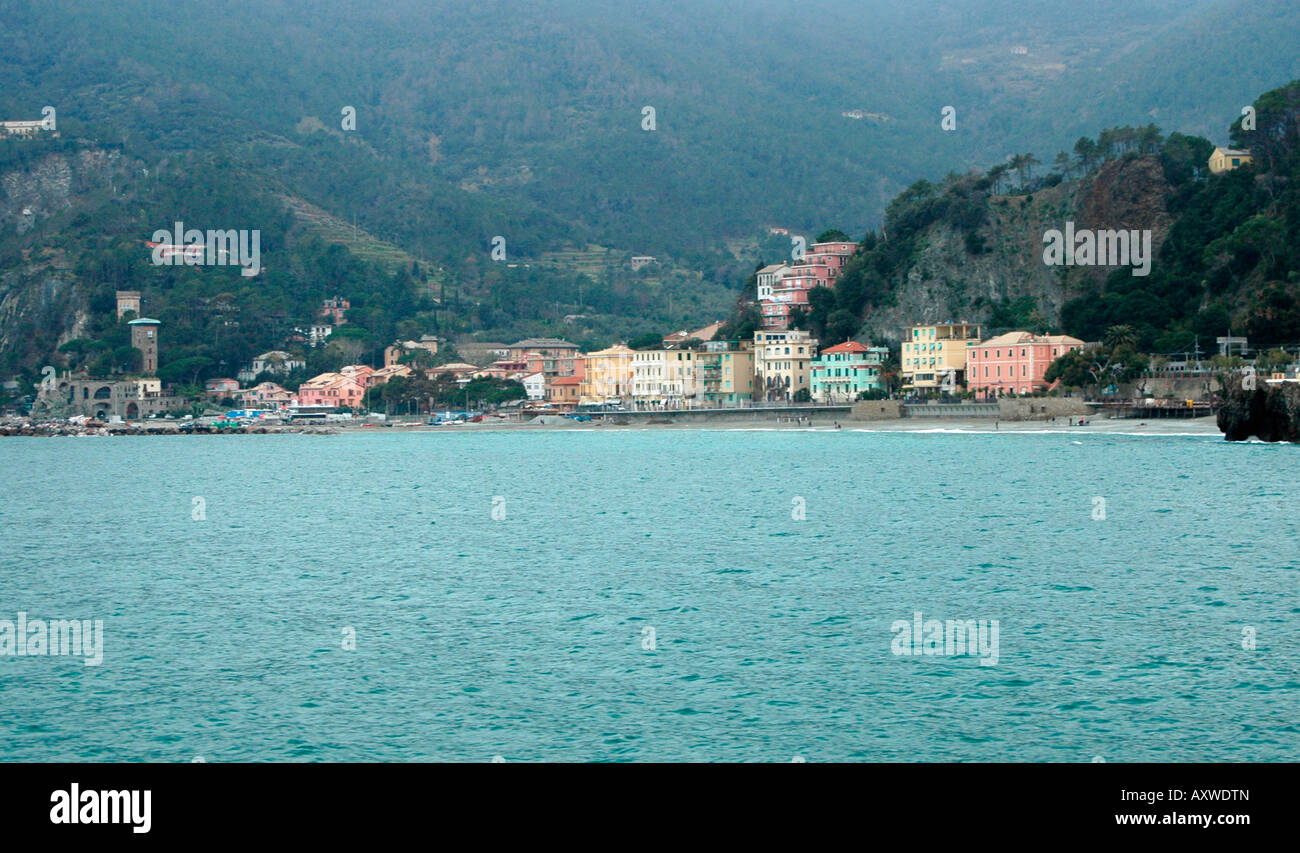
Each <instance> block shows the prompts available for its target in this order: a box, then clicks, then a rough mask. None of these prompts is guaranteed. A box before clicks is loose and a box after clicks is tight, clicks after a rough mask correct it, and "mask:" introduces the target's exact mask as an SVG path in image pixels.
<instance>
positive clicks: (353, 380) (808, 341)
mask: <svg viewBox="0 0 1300 853" xmlns="http://www.w3.org/2000/svg"><path fill="white" fill-rule="evenodd" d="M854 250H855V246H854V244H853V243H851V242H847V241H837V242H827V243H815V244H813V245H812V247H811V250H810V251H809V252H807V254H806V255H805V256H804V257H803V258H801V259H800V260H798V261H795V262H794V263H791V264H776V265H770V266H765V267H763V268H761V269H759V270H758V271H757V273H756V279H757V296H758V302H759V306H760V313H761V317H762V328H760V329H758V330H756V331H755V332H754V333H753V336H752V338H745V339H741V340H734V339H733V340H728V339H724V338H720V336H719V333H720V331H722V330H723V328H724V324H723V323H722V322H715V323H711V324H709V325H707V326H703V327H701V328H697V329H683V330H680V331H677V332H674V333H672V334H669V335H666V336H664V337H663V338H662V339H660V340H659V341H658V343H657V344H656V345H651V346H645V345H644V341H639V342H638V343H639V344H641V345H639V346H638V347H636V348H633V347H631V346H629V345H628V344H627V343H626V342H624V343H618V344H615V345H613V346H610V347H607V348H605V349H600V350H595V351H592V352H581V351H580V348H579V346H578V345H577V344H574V343H571V342H569V341H566V340H563V339H559V338H526V339H523V340H520V341H516V342H514V343H505V342H483V341H473V340H469V341H461V342H459V343H457V344H455V345H453V347H451V348H449V347H448V346H447V342H446V341H445V340H443V339H442V338H440V337H438V336H436V335H422V336H420V337H419V338H418V339H411V340H399V341H394V342H393V343H392V344H391V345H390V346H388V347H386V348H385V349H384V350H383V361H382V364H380V365H371V364H349V365H345V366H342V367H340V368H339V369H337V370H334V371H330V372H325V373H320V374H318V375H314V376H310V377H307V378H305V379H300V380H299V381H298V382H296V383H294V382H290V381H289V377H292V376H294V375H298V376H301V375H302V371H303V370H304V368H305V367H306V365H307V359H306V358H305V356H304V354H303V352H301V351H300V352H292V351H289V350H271V351H268V352H264V353H261V354H260V355H258V356H257V357H255V358H254V359H252V361H251V362H250V363H248V364H246V365H244V366H243V367H242V369H241V370H240V371H239V372H238V373H237V374H236V375H235V376H234V377H217V378H211V379H207V380H206V381H205V382H204V385H203V397H204V398H205V403H206V406H207V407H210V408H216V409H219V410H220V409H223V408H225V409H229V411H226V412H225V413H224V417H223V420H225V421H228V422H231V423H235V422H240V421H244V422H247V421H255V420H263V419H265V420H281V421H321V422H330V421H336V422H337V421H344V420H350V419H352V418H353V417H354V416H360V415H365V414H368V413H375V412H376V406H375V405H374V401H375V396H374V395H373V394H372V393H371V392H373V391H374V390H375V389H378V388H380V387H381V386H383V385H385V384H386V383H388V382H391V381H392V380H394V379H397V378H410V377H412V376H413V374H415V373H416V372H417V371H420V372H421V373H424V374H427V375H436V376H438V377H440V378H441V379H442V380H444V381H450V382H454V383H455V384H456V386H457V387H462V388H463V387H465V386H468V385H469V384H470V383H471V382H474V381H475V380H484V379H487V380H495V381H498V382H501V383H509V382H514V383H518V385H517V386H515V387H516V388H517V389H518V393H517V394H516V395H515V396H514V397H512V398H511V399H509V400H507V401H504V402H503V403H501V404H500V405H489V406H483V407H481V408H485V409H489V410H494V411H495V412H497V413H498V415H500V414H509V415H511V416H514V417H516V418H517V419H520V418H528V417H531V418H534V419H541V422H545V418H546V416H548V415H559V416H568V417H570V418H585V417H586V416H585V415H584V414H583V413H596V414H609V413H634V412H664V413H682V412H697V411H698V412H700V413H702V414H703V413H707V412H709V411H717V412H721V411H722V410H744V409H763V408H794V407H797V406H808V407H818V406H821V407H844V406H852V405H854V404H859V403H862V402H864V401H873V400H874V401H893V402H894V405H893V406H890V405H887V404H883V403H882V405H880V406H879V407H878V413H879V414H878V416H879V417H901V416H904V415H905V414H908V413H909V412H906V411H904V409H903V408H902V406H903V404H905V403H911V404H912V405H911V407H910V408H911V412H910V414H912V415H913V416H916V415H917V414H918V412H917V406H918V405H923V406H924V408H922V409H921V410H920V412H921V413H923V414H936V415H937V414H952V415H964V416H968V417H979V416H995V415H998V414H1002V416H1003V417H1006V414H1005V413H1003V411H1002V409H1000V408H998V407H997V406H996V405H995V406H992V407H990V406H989V404H990V403H997V402H998V401H999V400H1003V399H1006V398H1023V397H1030V398H1050V397H1055V396H1056V395H1057V393H1058V392H1059V391H1061V390H1062V389H1061V387H1060V386H1061V380H1060V378H1056V379H1054V380H1049V379H1048V378H1047V373H1048V368H1049V366H1050V365H1051V364H1052V363H1053V362H1054V361H1056V360H1057V359H1058V358H1060V357H1061V356H1063V355H1065V354H1067V353H1070V352H1074V351H1080V350H1089V349H1093V348H1096V347H1098V346H1099V344H1098V343H1089V342H1086V341H1083V340H1080V339H1078V338H1074V337H1071V336H1069V335H1039V334H1034V333H1032V332H1029V331H1024V330H1011V331H1002V332H1000V333H998V334H996V335H992V336H986V335H985V334H984V333H983V329H982V327H981V326H980V325H979V324H974V323H966V322H944V323H918V324H914V325H911V326H908V327H907V328H905V329H903V330H901V332H902V334H901V342H900V343H899V344H898V349H897V350H896V351H893V350H891V349H890V348H889V347H888V346H883V345H873V344H871V343H862V342H858V341H852V340H850V341H846V342H843V343H839V344H836V345H833V346H828V347H825V348H821V347H820V345H819V342H818V341H817V340H816V339H815V338H814V337H812V335H811V333H810V332H808V331H806V330H802V329H795V328H791V327H790V326H791V313H792V311H793V310H795V309H798V308H800V307H801V306H806V305H807V304H808V293H809V292H810V291H811V290H812V289H813V288H815V287H826V286H829V285H831V284H832V283H833V282H834V281H835V279H836V277H837V276H838V274H839V272H840V271H841V270H842V269H843V268H844V265H845V264H846V263H847V261H848V259H849V258H850V257H851V256H852V254H853V252H854ZM141 299H142V297H141V293H140V292H139V291H118V292H117V319H118V322H120V323H124V324H125V325H126V326H127V327H128V328H129V330H130V340H131V346H132V347H134V348H135V349H137V350H139V353H140V362H139V365H140V367H139V370H138V372H137V374H136V375H131V376H114V377H93V376H87V375H74V374H72V373H71V372H66V371H65V372H64V373H63V374H62V375H58V374H57V373H55V372H54V371H53V368H48V369H47V371H46V375H45V376H44V377H43V379H42V382H41V383H40V384H39V385H38V386H37V392H38V393H37V396H36V401H35V403H34V405H33V407H32V414H33V415H43V416H46V417H53V418H57V417H65V418H66V417H73V418H82V419H93V420H95V421H99V422H104V423H123V422H131V421H138V420H142V419H147V418H157V417H162V416H170V417H177V416H180V415H181V414H182V413H184V412H190V413H191V417H192V416H193V413H194V410H195V404H194V400H193V399H192V397H189V396H183V395H180V394H178V393H176V389H174V388H169V387H165V386H164V385H163V383H162V381H161V380H160V379H159V378H158V377H157V369H158V364H159V352H160V349H159V347H160V339H161V337H162V334H163V328H162V325H163V324H162V323H161V321H159V320H156V319H153V318H149V317H145V316H141V308H142V306H141ZM350 307H351V306H350V303H349V301H348V300H347V299H343V298H338V297H331V298H328V299H325V300H322V302H321V304H320V306H319V309H318V313H317V317H316V319H315V322H314V323H312V324H311V325H310V326H308V327H306V328H297V329H294V335H293V336H292V338H291V340H293V341H295V342H296V343H298V344H299V345H300V348H301V349H302V350H306V349H310V348H314V347H317V346H323V345H325V344H326V342H328V341H329V339H330V337H331V335H332V334H333V333H334V331H335V330H336V329H337V328H338V327H340V326H343V325H346V323H347V322H348V319H347V312H348V311H349V309H350ZM1219 344H1220V350H1221V353H1222V354H1224V355H1231V354H1232V352H1233V347H1234V346H1235V347H1236V348H1237V350H1238V351H1240V350H1243V349H1244V347H1245V345H1246V341H1245V339H1243V338H1221V339H1220V340H1219ZM449 353H450V354H454V355H455V358H454V359H452V360H448V358H447V356H448V354H449ZM1210 379H1211V371H1210V369H1209V368H1205V367H1201V366H1198V365H1193V364H1187V363H1182V364H1167V365H1164V366H1163V367H1162V369H1161V370H1160V371H1155V372H1153V373H1152V375H1151V376H1150V378H1149V380H1148V381H1147V382H1145V383H1144V388H1143V390H1144V391H1146V392H1147V393H1150V394H1152V395H1153V396H1152V397H1151V398H1150V399H1149V400H1148V401H1147V402H1148V406H1147V409H1148V410H1150V409H1160V408H1163V409H1170V408H1175V409H1178V412H1177V414H1179V415H1183V416H1187V415H1196V414H1208V413H1209V411H1208V402H1205V401H1207V400H1208V399H1209V397H1210V395H1211V392H1212V390H1213V389H1212V387H1211V382H1210ZM1261 379H1262V380H1263V381H1264V382H1274V383H1277V382H1295V381H1297V368H1296V366H1295V365H1291V366H1289V367H1287V368H1286V369H1283V370H1281V371H1280V372H1274V373H1270V374H1268V375H1266V376H1263V377H1261ZM282 382H284V383H288V384H289V385H296V387H293V388H291V387H286V384H282ZM1157 385H1158V386H1160V387H1159V389H1154V388H1153V386H1157ZM1156 396H1159V397H1163V398H1169V399H1164V400H1160V401H1157V400H1156V399H1155V397H1156ZM936 402H938V403H948V404H950V405H949V406H948V407H947V408H943V407H942V406H935V405H933V404H934V403H936ZM480 403H481V401H479V400H475V399H473V398H472V396H471V395H470V394H469V392H468V391H467V393H466V398H465V400H464V406H463V409H462V410H461V411H459V412H458V413H456V414H455V415H454V416H453V415H452V412H450V411H447V412H446V413H445V414H446V417H431V418H430V422H431V423H444V422H448V421H461V420H466V419H470V418H474V417H476V416H477V417H479V418H481V417H482V412H481V411H480V412H472V411H471V410H473V409H474V408H476V407H478V406H479V404H480ZM951 404H964V405H958V406H957V407H956V408H954V407H953V405H951ZM980 404H984V405H983V407H982V408H981V407H980ZM210 408H208V409H205V411H209V410H210ZM860 408H861V407H860ZM867 408H871V407H867ZM864 411H865V409H864ZM872 411H873V412H875V411H876V409H872ZM1022 411H1023V412H1024V413H1026V414H1030V413H1037V414H1039V415H1040V416H1041V417H1043V418H1048V417H1055V416H1057V415H1064V414H1071V415H1079V416H1081V417H1082V416H1083V415H1084V414H1085V413H1087V412H1089V411H1092V410H1089V409H1087V408H1085V407H1083V406H1082V404H1081V403H1080V402H1079V401H1077V400H1075V401H1071V405H1067V406H1064V407H1062V406H1060V405H1052V406H1049V405H1047V403H1046V401H1045V402H1044V403H1042V404H1040V405H1038V406H1033V405H1030V406H1028V407H1027V408H1026V407H1022ZM1125 411H1126V412H1127V413H1128V414H1134V411H1133V410H1132V407H1130V409H1129V410H1125ZM411 413H412V412H409V411H408V412H398V413H395V414H411ZM424 413H425V412H416V414H424ZM428 413H429V414H431V415H437V412H436V411H434V408H433V407H432V406H430V407H428ZM1148 413H1149V412H1148ZM376 414H378V413H376ZM388 414H392V413H387V412H385V413H383V414H378V416H379V417H386V416H387V415H388ZM1142 414H1143V412H1140V411H1138V412H1136V414H1135V416H1137V415H1142ZM1072 420H1073V419H1072Z"/></svg>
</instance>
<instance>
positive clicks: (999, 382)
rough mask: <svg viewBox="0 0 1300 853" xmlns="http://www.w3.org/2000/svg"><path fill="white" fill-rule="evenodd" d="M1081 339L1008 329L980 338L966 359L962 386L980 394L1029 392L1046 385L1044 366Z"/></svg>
mask: <svg viewBox="0 0 1300 853" xmlns="http://www.w3.org/2000/svg"><path fill="white" fill-rule="evenodd" d="M1083 345H1084V344H1083V341H1081V340H1079V339H1078V338H1072V337H1070V336H1069V335H1042V336H1039V335H1033V334H1030V333H1029V332H1008V333H1007V334H1005V335H998V336H997V337H996V338H989V339H988V340H987V341H981V342H980V343H979V344H978V345H977V346H975V347H972V348H971V350H970V352H969V354H968V356H967V359H966V388H967V389H968V390H970V391H974V392H975V393H976V394H978V395H980V396H986V397H994V396H999V395H1002V394H1032V393H1033V392H1035V391H1045V390H1047V388H1048V382H1047V379H1046V373H1047V367H1048V365H1050V364H1051V363H1052V362H1053V361H1055V360H1056V359H1057V358H1059V357H1061V356H1062V355H1065V354H1066V353H1067V352H1070V351H1072V350H1076V349H1079V348H1080V347H1082V346H1083Z"/></svg>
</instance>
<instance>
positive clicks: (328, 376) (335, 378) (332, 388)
mask: <svg viewBox="0 0 1300 853" xmlns="http://www.w3.org/2000/svg"><path fill="white" fill-rule="evenodd" d="M374 372H375V371H374V368H371V367H367V366H365V365H356V364H353V365H349V366H347V367H344V368H343V369H342V370H340V371H339V372H338V373H322V374H321V375H320V376H313V377H312V378H311V379H308V380H307V381H306V382H304V383H302V385H300V386H298V405H300V406H334V407H338V406H350V407H353V408H356V407H357V406H360V405H361V401H362V400H363V399H364V398H365V396H366V387H367V386H368V385H369V381H370V374H372V373H374Z"/></svg>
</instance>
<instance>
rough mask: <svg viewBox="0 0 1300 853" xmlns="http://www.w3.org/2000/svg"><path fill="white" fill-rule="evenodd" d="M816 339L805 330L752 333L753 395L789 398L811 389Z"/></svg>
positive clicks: (769, 397) (770, 400)
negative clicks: (811, 368) (811, 369)
mask: <svg viewBox="0 0 1300 853" xmlns="http://www.w3.org/2000/svg"><path fill="white" fill-rule="evenodd" d="M816 355H817V341H816V340H814V339H813V337H812V336H811V335H810V334H809V333H808V332H806V331H803V330H793V329H792V330H787V331H761V332H755V333H754V399H756V400H766V401H769V402H787V403H788V402H792V401H793V400H794V398H795V395H796V394H798V393H799V392H800V391H801V390H802V391H808V392H809V393H810V394H811V393H812V380H811V375H810V373H811V371H810V367H811V364H812V360H813V357H814V356H816Z"/></svg>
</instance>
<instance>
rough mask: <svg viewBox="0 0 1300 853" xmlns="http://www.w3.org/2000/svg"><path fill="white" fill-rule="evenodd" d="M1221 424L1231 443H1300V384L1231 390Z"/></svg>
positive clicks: (1220, 419) (1285, 383) (1219, 422)
mask: <svg viewBox="0 0 1300 853" xmlns="http://www.w3.org/2000/svg"><path fill="white" fill-rule="evenodd" d="M1217 421H1218V424H1219V430H1220V431H1221V432H1222V433H1223V437H1224V438H1226V439H1227V440H1228V441H1245V440H1246V439H1248V438H1258V439H1260V440H1262V441H1291V442H1300V383H1296V382H1281V383H1278V384H1276V385H1269V384H1266V383H1264V382H1260V383H1259V385H1258V387H1255V388H1249V389H1248V388H1240V387H1238V388H1232V389H1229V391H1228V393H1227V394H1226V396H1225V398H1224V401H1223V405H1222V406H1221V407H1220V408H1219V413H1218V416H1217Z"/></svg>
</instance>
